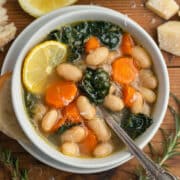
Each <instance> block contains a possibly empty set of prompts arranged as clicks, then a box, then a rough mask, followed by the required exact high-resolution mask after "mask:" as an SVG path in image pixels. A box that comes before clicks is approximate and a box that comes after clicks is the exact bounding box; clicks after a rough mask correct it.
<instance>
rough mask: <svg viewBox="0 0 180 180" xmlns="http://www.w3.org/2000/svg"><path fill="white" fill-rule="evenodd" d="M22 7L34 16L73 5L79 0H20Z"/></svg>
mask: <svg viewBox="0 0 180 180" xmlns="http://www.w3.org/2000/svg"><path fill="white" fill-rule="evenodd" d="M18 1H19V4H20V6H21V7H22V9H23V10H24V11H25V12H27V13H28V14H30V15H31V16H34V17H39V16H42V15H44V14H46V13H48V12H50V11H53V10H55V9H58V8H61V7H64V6H68V5H71V4H73V3H75V2H76V1H77V0H18Z"/></svg>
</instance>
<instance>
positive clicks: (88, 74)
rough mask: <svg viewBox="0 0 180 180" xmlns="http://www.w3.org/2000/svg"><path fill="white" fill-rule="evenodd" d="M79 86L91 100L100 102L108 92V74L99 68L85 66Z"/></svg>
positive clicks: (96, 102)
mask: <svg viewBox="0 0 180 180" xmlns="http://www.w3.org/2000/svg"><path fill="white" fill-rule="evenodd" d="M79 87H80V89H81V90H82V91H83V92H84V93H86V95H87V97H88V98H89V100H90V101H91V102H93V103H95V104H101V103H103V101H104V98H105V96H106V95H107V94H108V92H109V88H110V79H109V75H108V73H107V72H105V71H104V70H103V69H101V68H98V69H95V70H94V69H90V68H87V69H86V71H85V74H84V77H83V80H82V81H81V83H80V84H79Z"/></svg>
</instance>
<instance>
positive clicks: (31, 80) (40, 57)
mask: <svg viewBox="0 0 180 180" xmlns="http://www.w3.org/2000/svg"><path fill="white" fill-rule="evenodd" d="M66 54H67V47H66V45H64V44H62V43H60V42H57V41H46V42H43V43H41V44H39V45H37V46H35V47H34V48H33V49H32V50H31V51H30V52H29V54H28V55H27V57H26V58H25V60H24V65H23V70H22V78H23V83H24V86H25V87H26V88H27V90H28V91H30V92H31V93H35V94H42V93H43V92H44V91H45V89H46V86H47V84H48V83H50V82H52V81H55V80H57V78H58V77H57V75H56V71H55V67H56V66H57V65H58V64H60V63H62V62H63V61H64V60H65V59H66Z"/></svg>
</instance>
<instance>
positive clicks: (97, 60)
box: [86, 47, 109, 66]
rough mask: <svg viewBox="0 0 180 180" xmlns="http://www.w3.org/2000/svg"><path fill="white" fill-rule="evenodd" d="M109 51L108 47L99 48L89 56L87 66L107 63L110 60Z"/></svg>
mask: <svg viewBox="0 0 180 180" xmlns="http://www.w3.org/2000/svg"><path fill="white" fill-rule="evenodd" d="M108 55H109V50H108V48H106V47H99V48H97V49H96V50H94V51H93V52H92V53H90V54H89V55H87V57H86V64H87V65H90V66H97V65H100V64H102V63H103V62H105V61H106V60H107V58H108Z"/></svg>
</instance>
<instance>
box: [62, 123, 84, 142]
mask: <svg viewBox="0 0 180 180" xmlns="http://www.w3.org/2000/svg"><path fill="white" fill-rule="evenodd" d="M86 135H87V133H86V130H85V129H84V128H83V127H81V126H75V127H72V128H71V129H68V130H67V131H65V132H64V133H63V134H62V135H61V136H60V140H61V142H65V141H68V142H76V143H78V142H80V141H82V140H83V139H84V138H85V137H86Z"/></svg>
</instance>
